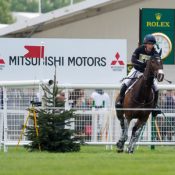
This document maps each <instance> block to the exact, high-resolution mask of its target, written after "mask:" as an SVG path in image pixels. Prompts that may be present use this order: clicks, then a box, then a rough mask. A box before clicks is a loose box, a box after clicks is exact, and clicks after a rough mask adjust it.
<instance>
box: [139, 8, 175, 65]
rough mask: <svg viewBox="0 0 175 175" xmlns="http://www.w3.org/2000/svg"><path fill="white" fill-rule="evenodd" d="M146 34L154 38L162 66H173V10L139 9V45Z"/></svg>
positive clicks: (174, 29) (174, 27) (174, 22)
mask: <svg viewBox="0 0 175 175" xmlns="http://www.w3.org/2000/svg"><path fill="white" fill-rule="evenodd" d="M146 34H153V35H154V36H155V37H156V41H157V44H158V46H156V49H157V51H158V52H161V57H162V59H163V61H164V64H174V63H175V55H174V41H175V10H173V9H141V10H140V43H142V41H143V39H144V37H145V35H146Z"/></svg>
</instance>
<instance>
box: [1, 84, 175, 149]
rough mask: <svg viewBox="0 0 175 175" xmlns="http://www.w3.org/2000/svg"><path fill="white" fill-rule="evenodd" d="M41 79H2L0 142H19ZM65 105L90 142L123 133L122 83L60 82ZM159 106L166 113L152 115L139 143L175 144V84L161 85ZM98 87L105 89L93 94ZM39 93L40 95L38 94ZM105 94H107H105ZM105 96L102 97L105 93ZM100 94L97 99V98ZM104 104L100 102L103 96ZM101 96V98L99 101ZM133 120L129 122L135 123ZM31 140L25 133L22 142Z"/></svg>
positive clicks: (108, 142)
mask: <svg viewBox="0 0 175 175" xmlns="http://www.w3.org/2000/svg"><path fill="white" fill-rule="evenodd" d="M39 84H40V81H35V82H32V81H29V82H27V81H25V82H11V83H9V82H8V83H7V82H2V87H1V88H0V146H1V147H2V146H4V151H7V147H8V145H17V142H18V139H19V136H20V133H21V130H22V126H23V124H24V122H25V120H26V117H27V114H28V111H27V110H26V109H27V108H28V107H29V106H30V101H32V100H34V101H38V100H39V99H38V97H40V96H41V94H42V93H41V88H40V86H39ZM60 88H62V89H63V91H62V93H61V94H59V95H58V98H61V96H63V97H65V108H66V109H71V108H73V109H76V113H77V115H78V117H77V118H76V120H75V122H74V125H73V127H74V128H75V130H76V131H77V133H78V135H79V136H80V137H82V138H83V139H84V140H85V142H87V143H88V144H106V145H112V144H115V143H116V141H117V140H118V139H119V136H120V124H119V121H118V119H117V117H116V112H115V98H116V96H117V95H118V92H119V87H116V86H113V85H111V86H110V85H74V86H72V85H61V86H60ZM159 88H160V95H159V106H160V108H161V109H162V111H163V112H164V113H165V116H163V115H159V116H158V117H157V118H156V122H155V124H154V125H153V123H152V116H150V118H149V119H148V122H147V125H146V126H145V128H144V129H143V131H142V135H141V137H140V140H139V142H138V144H143V145H145V144H146V145H148V144H151V145H153V144H154V145H162V144H163V145H175V85H161V86H159ZM95 89H103V92H104V93H103V92H101V91H100V92H99V93H101V95H99V96H98V95H97V94H96V95H94V93H96V91H95ZM39 94H40V95H39ZM104 94H105V95H104ZM103 95H104V96H105V97H103V98H102V96H103ZM95 98H97V99H95ZM99 99H100V100H101V104H99V103H100V102H99V101H100V100H99ZM98 100H99V101H98ZM134 122H135V121H134V120H133V121H132V124H131V126H130V130H129V135H130V134H131V128H132V126H133V124H134ZM27 143H29V140H27V138H26V137H25V136H24V137H23V138H22V141H21V142H20V145H25V144H27Z"/></svg>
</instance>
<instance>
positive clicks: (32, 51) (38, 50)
mask: <svg viewBox="0 0 175 175" xmlns="http://www.w3.org/2000/svg"><path fill="white" fill-rule="evenodd" d="M24 48H26V49H27V50H28V53H26V54H25V55H24V57H25V58H44V46H24Z"/></svg>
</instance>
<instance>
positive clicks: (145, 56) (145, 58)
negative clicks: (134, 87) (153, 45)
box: [139, 54, 151, 62]
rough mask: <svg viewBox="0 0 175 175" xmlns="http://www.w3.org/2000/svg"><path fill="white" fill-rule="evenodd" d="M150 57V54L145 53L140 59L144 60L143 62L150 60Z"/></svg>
mask: <svg viewBox="0 0 175 175" xmlns="http://www.w3.org/2000/svg"><path fill="white" fill-rule="evenodd" d="M150 58H151V56H149V55H144V54H140V55H139V60H140V61H143V62H145V61H147V60H150Z"/></svg>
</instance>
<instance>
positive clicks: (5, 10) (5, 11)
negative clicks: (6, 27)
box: [0, 0, 14, 24]
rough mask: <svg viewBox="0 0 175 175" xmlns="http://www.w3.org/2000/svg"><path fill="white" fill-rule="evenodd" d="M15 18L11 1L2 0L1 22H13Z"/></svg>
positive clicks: (0, 1)
mask: <svg viewBox="0 0 175 175" xmlns="http://www.w3.org/2000/svg"><path fill="white" fill-rule="evenodd" d="M13 21H14V19H13V17H12V14H11V12H10V1H9V0H6V1H5V0H0V23H2V24H11V23H13Z"/></svg>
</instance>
